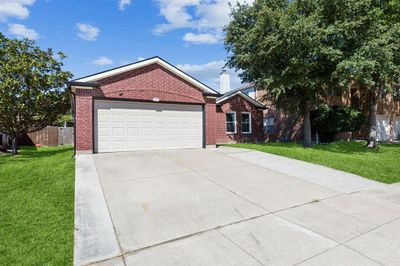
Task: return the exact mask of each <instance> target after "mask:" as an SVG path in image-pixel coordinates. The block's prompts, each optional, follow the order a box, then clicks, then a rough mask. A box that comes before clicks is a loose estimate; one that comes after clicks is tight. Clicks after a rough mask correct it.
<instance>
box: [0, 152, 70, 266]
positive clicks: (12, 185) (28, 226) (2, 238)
mask: <svg viewBox="0 0 400 266" xmlns="http://www.w3.org/2000/svg"><path fill="white" fill-rule="evenodd" d="M72 155H73V148H72V147H71V146H64V147H53V148H39V149H38V150H36V149H35V148H32V147H30V148H28V147H27V148H22V149H21V152H20V155H17V156H11V155H9V154H4V153H0V198H1V200H0V265H72V262H73V237H74V233H73V231H74V230H73V228H74V225H73V224H74V167H75V163H74V158H73V157H72Z"/></svg>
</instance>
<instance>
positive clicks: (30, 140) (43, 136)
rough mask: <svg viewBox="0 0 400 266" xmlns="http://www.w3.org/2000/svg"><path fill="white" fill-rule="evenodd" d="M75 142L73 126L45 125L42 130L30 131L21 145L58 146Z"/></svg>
mask: <svg viewBox="0 0 400 266" xmlns="http://www.w3.org/2000/svg"><path fill="white" fill-rule="evenodd" d="M72 144H74V128H73V127H50V126H49V127H45V128H43V129H42V130H39V131H36V132H32V133H28V134H27V136H26V137H25V138H23V139H22V140H21V141H20V145H34V146H58V145H72Z"/></svg>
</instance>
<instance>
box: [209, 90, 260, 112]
mask: <svg viewBox="0 0 400 266" xmlns="http://www.w3.org/2000/svg"><path fill="white" fill-rule="evenodd" d="M236 95H239V96H241V97H242V98H244V99H245V100H247V101H249V102H251V103H252V104H254V105H255V106H258V107H260V108H265V106H264V105H263V104H261V103H260V102H258V101H256V100H254V99H253V98H251V97H249V96H247V95H246V94H244V93H243V92H242V91H237V92H235V93H232V94H229V95H227V96H225V97H224V96H222V97H221V98H218V99H217V104H219V103H222V102H224V101H226V100H228V99H230V98H232V97H234V96H236Z"/></svg>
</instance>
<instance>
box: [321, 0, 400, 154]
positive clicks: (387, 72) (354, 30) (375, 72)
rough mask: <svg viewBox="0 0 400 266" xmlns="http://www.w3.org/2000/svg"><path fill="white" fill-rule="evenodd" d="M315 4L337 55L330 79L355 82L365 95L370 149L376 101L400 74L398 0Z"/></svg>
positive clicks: (343, 83)
mask: <svg viewBox="0 0 400 266" xmlns="http://www.w3.org/2000/svg"><path fill="white" fill-rule="evenodd" d="M318 7H319V13H320V18H321V21H322V23H323V27H325V28H326V29H327V30H328V31H329V32H330V34H329V36H328V38H327V40H328V43H329V44H330V45H331V47H333V49H335V50H336V51H338V53H339V54H340V56H339V57H340V60H339V62H338V64H337V66H336V70H335V71H334V73H333V78H336V79H337V80H338V82H339V84H340V85H341V86H342V87H344V88H346V87H347V88H348V87H350V83H352V82H356V83H357V84H358V85H360V87H361V88H365V90H366V94H367V95H368V96H369V97H368V103H367V104H368V106H369V119H368V121H369V138H368V143H367V146H368V147H370V148H374V147H376V135H377V121H376V113H377V108H378V102H379V101H380V100H382V95H385V94H386V93H388V92H389V93H391V88H392V86H391V84H392V83H393V82H394V81H395V80H396V79H397V78H398V77H399V73H400V71H399V70H400V41H399V40H400V24H399V22H400V12H399V11H400V4H399V1H398V0H330V1H326V0H318Z"/></svg>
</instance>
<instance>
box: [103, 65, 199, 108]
mask: <svg viewBox="0 0 400 266" xmlns="http://www.w3.org/2000/svg"><path fill="white" fill-rule="evenodd" d="M98 83H99V84H100V87H101V91H100V90H98V91H97V93H98V94H99V95H103V96H105V97H108V98H123V99H136V100H149V101H151V100H152V99H153V98H154V97H156V98H159V99H160V101H165V102H182V103H204V102H205V101H204V97H203V91H202V90H200V89H198V88H196V87H194V86H193V85H192V84H190V83H188V82H187V81H186V80H184V79H182V78H180V77H179V76H177V75H175V74H174V73H172V72H170V71H168V70H166V69H165V68H163V67H161V66H160V65H158V64H152V65H149V66H145V67H143V68H140V69H135V70H132V71H129V72H125V73H122V74H119V75H116V76H112V77H109V78H105V79H103V80H100V81H99V82H98Z"/></svg>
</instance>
